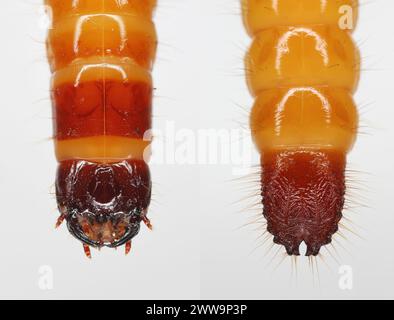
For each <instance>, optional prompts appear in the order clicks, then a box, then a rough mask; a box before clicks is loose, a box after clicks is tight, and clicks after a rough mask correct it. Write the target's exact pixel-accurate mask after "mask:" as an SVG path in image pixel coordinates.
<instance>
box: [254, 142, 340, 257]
mask: <svg viewBox="0 0 394 320" xmlns="http://www.w3.org/2000/svg"><path fill="white" fill-rule="evenodd" d="M345 161H346V159H345V155H344V154H343V153H339V152H334V151H328V150H308V149H304V150H298V149H297V150H292V151H291V150H290V151H277V152H272V153H269V154H264V156H263V157H262V166H263V170H262V176H261V179H262V180H261V181H262V197H263V205H264V216H265V218H266V219H267V226H268V231H269V232H270V233H271V234H272V235H273V236H274V242H275V243H277V244H281V245H283V246H284V247H285V248H286V251H287V253H288V254H289V255H300V252H299V246H300V244H301V243H302V242H305V244H306V246H307V251H306V254H305V255H306V256H311V255H313V256H316V255H318V254H319V251H320V248H321V247H322V246H324V245H326V244H329V243H330V242H331V238H332V235H333V234H334V233H335V232H336V231H337V230H338V223H339V221H340V219H341V218H342V209H343V205H344V198H345V175H344V174H345Z"/></svg>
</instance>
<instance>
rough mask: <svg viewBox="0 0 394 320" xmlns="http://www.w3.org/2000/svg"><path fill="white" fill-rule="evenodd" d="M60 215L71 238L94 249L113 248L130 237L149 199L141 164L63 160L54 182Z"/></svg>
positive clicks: (145, 170) (144, 168)
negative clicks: (62, 216)
mask: <svg viewBox="0 0 394 320" xmlns="http://www.w3.org/2000/svg"><path fill="white" fill-rule="evenodd" d="M56 195H57V201H58V206H59V209H60V211H61V213H62V214H63V215H64V216H65V218H66V220H67V226H68V229H69V231H70V232H71V234H72V235H73V236H75V237H76V238H78V239H79V240H81V241H82V242H83V243H86V244H88V245H91V246H94V247H102V246H108V247H117V246H120V245H122V244H124V243H126V242H127V241H128V240H130V239H131V238H133V237H134V236H135V235H136V234H137V233H138V231H139V228H140V222H141V220H142V218H143V217H144V215H145V214H146V210H147V208H148V205H149V202H150V196H151V182H150V174H149V168H148V166H147V164H146V163H145V162H144V161H138V160H127V161H122V162H117V163H108V164H107V163H92V162H87V161H79V160H76V161H64V162H62V163H61V164H60V166H59V169H58V174H57V181H56Z"/></svg>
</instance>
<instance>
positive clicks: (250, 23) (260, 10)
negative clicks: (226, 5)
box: [242, 0, 358, 36]
mask: <svg viewBox="0 0 394 320" xmlns="http://www.w3.org/2000/svg"><path fill="white" fill-rule="evenodd" d="M242 12H243V18H244V23H245V26H246V28H247V30H248V32H249V34H250V35H251V36H253V35H255V34H256V33H257V32H259V31H261V30H264V29H269V28H272V27H275V26H281V27H283V26H295V25H302V24H307V25H326V26H334V27H338V26H339V24H340V23H344V24H347V25H349V24H351V25H352V28H350V29H349V30H350V31H351V30H353V29H354V28H355V25H356V22H357V16H358V1H357V0H242ZM345 13H348V14H349V16H344V14H345ZM349 19H350V20H351V21H350V20H349Z"/></svg>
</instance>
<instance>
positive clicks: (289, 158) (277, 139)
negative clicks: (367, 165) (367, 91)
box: [242, 0, 360, 256]
mask: <svg viewBox="0 0 394 320" xmlns="http://www.w3.org/2000/svg"><path fill="white" fill-rule="evenodd" d="M242 7H243V17H244V22H245V25H246V28H247V30H248V32H249V34H250V36H251V37H253V43H252V45H251V47H250V49H249V52H248V53H247V55H246V59H245V61H246V70H247V80H248V85H249V88H250V91H251V93H252V95H253V96H254V97H255V99H256V100H255V104H254V106H253V109H252V113H251V118H250V125H251V130H252V135H253V138H254V141H255V144H256V146H257V148H258V151H259V152H260V154H261V168H262V173H261V195H262V202H263V206H264V209H263V214H264V216H265V218H266V220H267V227H268V231H269V232H270V233H271V234H272V235H273V236H274V242H275V243H277V244H281V245H283V246H285V248H286V251H287V253H288V254H289V255H299V246H300V244H301V243H302V242H304V243H305V244H306V246H307V252H306V255H308V256H309V255H317V254H318V253H319V250H320V248H321V246H323V245H326V244H328V243H330V242H331V238H332V235H333V234H334V233H335V232H336V231H337V230H338V223H339V221H340V220H341V218H342V210H343V206H344V196H345V167H346V156H347V154H348V152H349V151H350V150H351V148H352V146H353V144H354V142H355V139H356V134H357V128H358V114H357V110H356V106H355V103H354V101H353V98H352V95H353V93H354V91H355V89H356V86H357V83H358V78H359V64H360V61H359V53H358V50H357V48H356V46H355V44H354V42H353V41H352V38H351V32H352V28H353V27H354V25H355V23H356V21H355V20H356V17H357V9H358V3H357V1H352V0H276V1H275V0H242Z"/></svg>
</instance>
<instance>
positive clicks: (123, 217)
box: [45, 0, 157, 256]
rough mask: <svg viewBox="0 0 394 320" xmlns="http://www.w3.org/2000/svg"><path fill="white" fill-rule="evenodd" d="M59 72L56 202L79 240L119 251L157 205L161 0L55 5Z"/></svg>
mask: <svg viewBox="0 0 394 320" xmlns="http://www.w3.org/2000/svg"><path fill="white" fill-rule="evenodd" d="M45 4H46V5H47V6H48V11H49V13H50V15H51V17H52V28H51V29H50V30H49V33H48V38H47V49H48V58H49V63H50V67H51V71H52V73H53V76H52V103H53V115H54V139H55V149H56V157H57V160H58V161H59V167H58V173H57V179H56V195H57V202H58V207H59V210H60V212H61V216H60V218H59V221H58V224H60V223H61V222H62V220H64V219H65V220H66V221H67V226H68V229H69V231H70V232H71V234H73V235H74V236H75V237H76V238H78V239H79V240H81V241H82V242H83V244H84V249H85V252H86V254H87V255H88V256H90V251H89V246H93V247H102V246H109V247H117V246H120V245H123V244H126V252H128V251H129V250H130V246H131V242H130V240H131V239H132V238H133V237H134V236H135V235H136V234H137V233H138V231H139V228H140V222H141V221H144V222H145V223H146V224H147V225H148V226H150V224H149V220H148V219H147V217H146V214H147V209H148V206H149V203H150V197H151V179H150V173H149V168H148V165H147V164H146V162H145V161H144V160H146V159H145V158H144V155H146V154H147V152H145V151H146V149H147V147H148V146H149V141H146V139H144V134H145V133H146V132H147V131H148V130H149V129H150V128H151V108H152V79H151V69H152V65H153V62H154V58H155V53H156V47H157V37H156V31H155V27H154V24H153V22H152V14H153V10H154V8H155V6H156V0H139V1H135V0H46V1H45Z"/></svg>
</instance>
